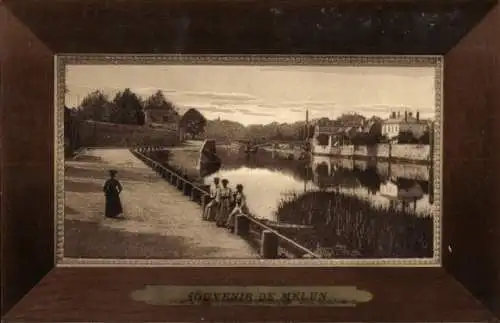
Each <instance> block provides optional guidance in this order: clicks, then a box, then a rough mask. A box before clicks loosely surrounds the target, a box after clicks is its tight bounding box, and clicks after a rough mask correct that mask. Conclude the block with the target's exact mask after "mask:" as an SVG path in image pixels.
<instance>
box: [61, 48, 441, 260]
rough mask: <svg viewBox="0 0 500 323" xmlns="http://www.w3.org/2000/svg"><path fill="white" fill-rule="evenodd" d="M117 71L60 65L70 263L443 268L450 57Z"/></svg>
mask: <svg viewBox="0 0 500 323" xmlns="http://www.w3.org/2000/svg"><path fill="white" fill-rule="evenodd" d="M110 57H111V56H105V57H102V58H96V57H93V58H85V56H84V55H82V57H81V58H79V56H78V55H72V56H69V57H65V56H64V55H63V56H59V57H57V58H56V59H57V75H58V80H57V91H58V93H57V98H58V99H57V104H56V108H57V109H58V113H57V114H56V119H57V118H58V120H56V122H57V124H58V132H59V133H56V143H57V144H58V146H59V147H61V149H60V153H59V155H60V156H57V158H56V163H59V165H58V168H57V169H59V171H57V174H56V177H57V178H56V184H57V185H56V190H57V192H56V195H57V197H58V199H57V200H58V202H57V208H58V210H57V226H58V230H57V232H58V237H56V239H57V246H58V250H57V259H58V261H59V262H60V263H85V262H86V261H87V262H89V263H90V262H92V263H98V262H99V261H102V262H103V263H104V262H106V261H113V262H114V263H120V261H129V263H130V261H132V262H134V261H135V262H136V263H138V264H139V263H141V261H157V262H160V263H162V264H167V265H168V264H169V263H170V264H172V263H175V261H178V260H181V261H185V263H188V264H189V263H195V262H196V263H197V264H203V263H204V261H205V262H206V263H208V262H210V261H211V260H216V261H218V262H217V263H218V264H241V263H242V262H241V261H240V260H244V261H245V263H246V264H251V263H254V264H257V265H258V264H261V265H262V263H263V262H262V261H280V262H279V263H280V264H286V263H287V261H291V262H290V263H292V264H295V265H297V264H299V265H300V264H308V265H310V264H314V263H315V261H316V263H317V264H322V265H330V264H331V265H333V266H334V265H336V264H342V263H348V264H351V265H352V264H360V265H363V264H367V265H370V264H374V265H380V264H382V265H384V264H388V265H395V266H397V265H408V264H409V265H417V266H418V265H419V264H424V265H425V264H427V265H429V264H431V265H432V264H437V263H439V250H440V245H439V244H440V240H439V238H440V217H441V212H440V201H439V199H440V195H441V193H440V187H439V183H440V176H441V169H440V158H441V156H440V154H441V150H442V149H441V142H440V138H441V137H440V129H441V116H440V113H441V106H440V104H441V101H440V100H441V99H440V98H441V93H440V91H441V68H442V66H441V58H440V57H434V56H428V57H427V56H426V57H418V56H417V57H399V58H391V57H385V58H384V57H336V56H324V57H312V56H311V57H307V56H305V57H298V58H297V57H294V56H289V57H282V56H275V57H274V56H266V57H259V56H255V57H245V56H243V57H241V56H239V57H235V58H232V57H231V56H223V57H210V56H196V57H185V56H160V58H151V57H144V58H140V56H138V57H136V58H131V57H127V56H117V57H115V58H110ZM56 132H57V131H56ZM239 261H240V262H239Z"/></svg>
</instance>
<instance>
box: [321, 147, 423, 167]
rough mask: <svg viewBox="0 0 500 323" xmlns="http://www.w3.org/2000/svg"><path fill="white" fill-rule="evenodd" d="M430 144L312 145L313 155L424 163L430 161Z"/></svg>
mask: <svg viewBox="0 0 500 323" xmlns="http://www.w3.org/2000/svg"><path fill="white" fill-rule="evenodd" d="M430 147H431V146H430V145H411V144H378V145H374V146H354V145H346V146H340V147H328V146H320V145H313V147H312V149H313V150H312V152H313V154H314V155H323V156H342V157H360V158H379V159H391V160H401V161H410V162H420V163H425V162H429V161H430V153H431V148H430Z"/></svg>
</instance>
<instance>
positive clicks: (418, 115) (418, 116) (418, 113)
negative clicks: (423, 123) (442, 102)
mask: <svg viewBox="0 0 500 323" xmlns="http://www.w3.org/2000/svg"><path fill="white" fill-rule="evenodd" d="M419 120H420V112H418V111H417V121H419Z"/></svg>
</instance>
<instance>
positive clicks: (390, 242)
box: [277, 191, 433, 258]
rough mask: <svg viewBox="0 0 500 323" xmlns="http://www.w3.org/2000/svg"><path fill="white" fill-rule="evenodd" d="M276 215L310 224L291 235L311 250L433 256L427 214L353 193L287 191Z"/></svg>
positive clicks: (431, 237) (365, 255)
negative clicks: (305, 232)
mask: <svg viewBox="0 0 500 323" xmlns="http://www.w3.org/2000/svg"><path fill="white" fill-rule="evenodd" d="M277 215H278V217H279V219H280V220H281V221H284V222H290V223H302V224H311V225H313V226H314V227H315V233H314V234H313V235H311V236H308V237H304V236H296V237H294V239H295V240H296V241H297V242H299V243H301V244H304V245H306V246H308V247H309V248H313V249H314V248H315V247H316V246H317V245H318V244H319V245H320V246H321V247H323V248H325V249H328V250H330V251H332V252H333V253H334V254H335V256H339V254H340V255H342V256H346V255H347V256H348V255H350V254H351V255H354V254H361V256H362V257H363V258H367V257H374V258H385V257H390V258H408V257H431V256H432V250H433V219H432V218H431V217H430V216H425V217H422V216H415V215H414V214H411V213H408V212H404V211H401V210H393V209H390V208H384V207H377V206H373V205H372V204H371V203H370V202H368V201H365V200H362V199H360V198H358V197H355V196H348V195H344V194H341V193H334V192H319V191H318V192H310V193H307V194H304V195H290V196H287V197H286V198H284V199H283V200H282V201H281V203H280V205H279V206H278V209H277ZM335 249H337V250H336V251H335ZM344 249H345V250H347V251H345V250H344ZM342 250H344V252H343V251H342Z"/></svg>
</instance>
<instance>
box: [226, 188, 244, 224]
mask: <svg viewBox="0 0 500 323" xmlns="http://www.w3.org/2000/svg"><path fill="white" fill-rule="evenodd" d="M234 204H235V206H234V208H233V210H232V211H231V213H230V214H229V216H228V219H227V222H226V227H227V228H228V229H229V230H231V231H233V230H234V225H235V218H236V215H237V214H240V213H248V208H247V204H246V196H245V194H244V193H243V185H241V184H238V185H236V192H235V193H234Z"/></svg>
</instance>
